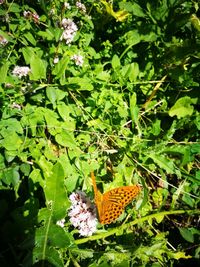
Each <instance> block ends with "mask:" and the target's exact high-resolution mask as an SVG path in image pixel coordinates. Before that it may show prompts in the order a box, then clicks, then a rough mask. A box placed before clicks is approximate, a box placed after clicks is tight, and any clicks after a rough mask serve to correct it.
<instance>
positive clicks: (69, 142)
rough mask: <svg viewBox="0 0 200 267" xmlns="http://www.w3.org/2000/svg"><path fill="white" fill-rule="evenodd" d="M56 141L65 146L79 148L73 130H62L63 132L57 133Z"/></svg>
mask: <svg viewBox="0 0 200 267" xmlns="http://www.w3.org/2000/svg"><path fill="white" fill-rule="evenodd" d="M55 138H56V142H57V143H58V144H60V145H62V146H64V147H69V148H72V149H73V148H77V144H76V140H75V138H74V135H73V133H72V132H67V131H65V130H62V131H61V133H58V134H56V136H55Z"/></svg>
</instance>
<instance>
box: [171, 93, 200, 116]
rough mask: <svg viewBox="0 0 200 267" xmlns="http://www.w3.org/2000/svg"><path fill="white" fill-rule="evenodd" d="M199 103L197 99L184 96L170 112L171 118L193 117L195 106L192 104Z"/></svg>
mask: <svg viewBox="0 0 200 267" xmlns="http://www.w3.org/2000/svg"><path fill="white" fill-rule="evenodd" d="M196 103H197V98H191V97H189V96H184V97H181V98H179V99H178V100H177V101H176V103H175V104H174V105H173V107H171V109H170V110H169V115H170V116H171V117H173V116H177V118H178V119H180V118H183V117H186V116H191V115H192V113H193V111H194V106H193V105H192V104H196Z"/></svg>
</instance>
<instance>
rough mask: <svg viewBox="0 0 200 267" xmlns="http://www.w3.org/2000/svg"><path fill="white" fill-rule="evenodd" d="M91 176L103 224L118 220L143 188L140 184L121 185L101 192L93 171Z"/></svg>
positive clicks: (100, 219)
mask: <svg viewBox="0 0 200 267" xmlns="http://www.w3.org/2000/svg"><path fill="white" fill-rule="evenodd" d="M91 178H92V183H93V187H94V195H95V204H96V206H97V210H98V216H99V221H100V223H101V224H110V223H111V222H113V221H114V220H116V219H117V218H118V217H119V216H120V215H121V214H122V212H123V210H124V208H125V207H126V206H127V205H128V204H129V203H130V202H131V201H132V200H133V198H134V197H136V196H137V194H138V193H139V192H140V190H141V188H140V186H139V185H132V186H121V187H117V188H115V189H112V190H110V191H108V192H106V193H104V194H101V192H100V191H99V190H98V189H97V185H96V180H95V176H94V173H93V172H91Z"/></svg>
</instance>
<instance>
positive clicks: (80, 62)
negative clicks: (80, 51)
mask: <svg viewBox="0 0 200 267" xmlns="http://www.w3.org/2000/svg"><path fill="white" fill-rule="evenodd" d="M71 59H72V60H74V61H75V64H76V66H82V65H83V62H84V61H83V56H81V55H73V56H72V57H71Z"/></svg>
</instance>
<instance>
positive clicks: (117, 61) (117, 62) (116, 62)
mask: <svg viewBox="0 0 200 267" xmlns="http://www.w3.org/2000/svg"><path fill="white" fill-rule="evenodd" d="M111 64H112V67H113V69H119V68H120V66H121V63H120V59H119V57H118V56H117V55H116V54H115V55H114V56H113V58H112V61H111Z"/></svg>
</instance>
